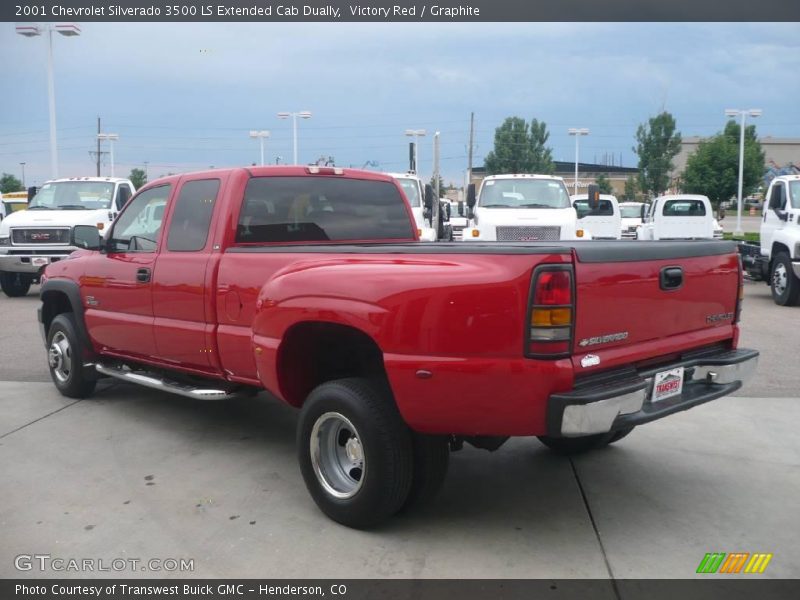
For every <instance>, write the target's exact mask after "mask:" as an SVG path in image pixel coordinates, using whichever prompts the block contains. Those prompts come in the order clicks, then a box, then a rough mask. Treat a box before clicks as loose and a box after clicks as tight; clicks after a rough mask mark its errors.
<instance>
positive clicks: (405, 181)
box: [388, 172, 452, 242]
mask: <svg viewBox="0 0 800 600" xmlns="http://www.w3.org/2000/svg"><path fill="white" fill-rule="evenodd" d="M388 175H391V176H392V177H394V178H395V179H396V180H397V182H398V183H399V184H400V187H402V188H403V192H404V193H405V195H406V198H407V199H408V203H409V204H410V205H411V212H412V213H413V214H414V221H415V222H416V224H417V233H418V235H419V239H420V241H423V242H435V241H437V240H445V241H450V239H451V238H452V232H451V229H450V227H449V226H448V225H447V220H448V217H449V215H447V214H445V211H443V206H442V201H441V200H439V201H434V198H433V188H432V187H431V186H430V185H426V184H424V183H422V179H420V178H419V177H418V176H417V175H415V174H414V173H413V172H409V173H388ZM429 188H430V191H428V189H429Z"/></svg>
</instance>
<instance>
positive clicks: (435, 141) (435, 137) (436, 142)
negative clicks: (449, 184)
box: [433, 131, 440, 202]
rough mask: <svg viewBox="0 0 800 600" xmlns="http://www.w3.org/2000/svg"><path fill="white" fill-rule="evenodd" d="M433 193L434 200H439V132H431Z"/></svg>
mask: <svg viewBox="0 0 800 600" xmlns="http://www.w3.org/2000/svg"><path fill="white" fill-rule="evenodd" d="M433 193H434V195H435V196H436V197H435V198H434V200H435V201H436V202H438V201H439V194H440V190H439V132H438V131H437V132H436V133H434V134H433Z"/></svg>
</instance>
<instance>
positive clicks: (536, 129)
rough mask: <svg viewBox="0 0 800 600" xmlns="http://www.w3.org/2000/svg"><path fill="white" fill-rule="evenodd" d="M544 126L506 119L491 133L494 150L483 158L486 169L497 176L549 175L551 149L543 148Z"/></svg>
mask: <svg viewBox="0 0 800 600" xmlns="http://www.w3.org/2000/svg"><path fill="white" fill-rule="evenodd" d="M549 138H550V133H549V132H548V131H547V125H546V124H545V123H544V122H539V121H537V120H536V119H533V120H532V121H531V123H530V125H528V123H527V122H526V121H525V119H523V118H521V117H508V118H507V119H506V120H505V121H503V124H502V125H500V127H498V128H497V129H495V132H494V149H493V150H492V151H491V152H489V154H487V155H486V160H485V164H486V170H487V172H488V173H489V174H497V173H552V172H553V170H554V165H553V157H552V150H551V149H550V148H548V147H547V146H546V144H547V140H548V139H549Z"/></svg>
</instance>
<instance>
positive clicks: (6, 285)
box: [0, 271, 33, 298]
mask: <svg viewBox="0 0 800 600" xmlns="http://www.w3.org/2000/svg"><path fill="white" fill-rule="evenodd" d="M32 281H33V280H32V279H31V277H30V276H29V275H26V274H25V273H12V272H9V271H3V272H2V273H0V288H2V289H3V292H4V293H5V295H6V296H8V297H9V298H19V297H20V296H25V295H27V293H28V290H30V289H31V283H32Z"/></svg>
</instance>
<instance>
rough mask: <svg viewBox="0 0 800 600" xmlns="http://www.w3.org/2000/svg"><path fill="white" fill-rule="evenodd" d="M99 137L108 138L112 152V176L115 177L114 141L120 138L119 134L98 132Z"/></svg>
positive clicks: (99, 138)
mask: <svg viewBox="0 0 800 600" xmlns="http://www.w3.org/2000/svg"><path fill="white" fill-rule="evenodd" d="M97 139H98V140H100V141H102V140H108V146H109V150H110V154H111V176H112V177H114V142H116V141H117V140H118V139H119V135H118V134H116V133H98V134H97Z"/></svg>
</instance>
